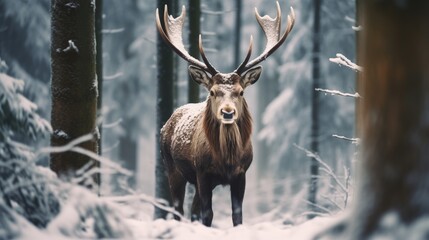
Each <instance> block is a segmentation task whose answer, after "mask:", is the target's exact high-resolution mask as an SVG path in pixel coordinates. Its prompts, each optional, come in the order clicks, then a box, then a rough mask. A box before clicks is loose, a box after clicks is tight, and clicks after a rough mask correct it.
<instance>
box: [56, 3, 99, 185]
mask: <svg viewBox="0 0 429 240" xmlns="http://www.w3.org/2000/svg"><path fill="white" fill-rule="evenodd" d="M51 13H52V15H51V20H52V25H51V28H52V36H51V37H52V45H51V58H52V60H51V67H52V85H51V91H52V113H51V124H52V127H53V130H54V134H53V136H52V138H51V145H52V146H63V145H65V144H67V143H69V142H70V141H72V140H74V139H76V138H78V137H80V136H82V135H85V134H95V132H96V112H97V82H96V81H97V79H96V71H95V29H94V14H95V6H94V2H92V1H86V0H76V1H73V2H70V1H69V0H52V2H51ZM79 146H80V147H82V148H85V149H87V150H90V151H92V152H95V153H96V152H97V139H96V138H93V139H92V140H90V141H86V142H84V143H82V144H80V145H79ZM86 164H92V165H96V163H95V161H94V160H91V159H90V158H89V157H87V156H84V155H82V154H78V153H74V152H70V151H68V152H64V153H55V154H51V162H50V166H51V169H52V170H53V171H54V172H56V173H57V174H58V175H59V176H62V177H65V176H67V175H74V174H75V171H76V170H78V169H80V168H81V167H83V166H84V165H86ZM93 180H94V181H95V182H98V179H96V176H94V179H93ZM82 184H84V183H82Z"/></svg>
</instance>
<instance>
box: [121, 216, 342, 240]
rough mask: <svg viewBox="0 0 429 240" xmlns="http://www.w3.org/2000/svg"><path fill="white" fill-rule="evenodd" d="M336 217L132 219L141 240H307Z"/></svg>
mask: <svg viewBox="0 0 429 240" xmlns="http://www.w3.org/2000/svg"><path fill="white" fill-rule="evenodd" d="M333 220H334V219H333V218H327V217H324V218H315V219H313V220H309V221H307V222H305V223H303V224H300V225H297V226H292V225H285V224H283V223H282V222H261V223H254V224H243V225H240V226H238V227H232V224H231V219H225V220H224V221H222V225H223V223H225V225H228V226H214V227H212V228H208V227H205V226H204V225H202V224H201V223H197V222H192V223H190V222H178V221H175V220H163V219H158V220H154V221H139V220H131V219H129V220H128V222H129V224H130V225H131V226H132V230H133V233H134V237H135V238H137V239H183V240H192V239H205V240H210V239H216V240H218V239H222V240H238V239H255V240H256V239H271V240H273V239H291V240H294V239H296V240H306V239H312V237H313V236H314V235H315V234H317V233H318V232H319V231H321V230H322V229H324V228H325V227H327V226H329V225H330V224H331V223H332V222H333Z"/></svg>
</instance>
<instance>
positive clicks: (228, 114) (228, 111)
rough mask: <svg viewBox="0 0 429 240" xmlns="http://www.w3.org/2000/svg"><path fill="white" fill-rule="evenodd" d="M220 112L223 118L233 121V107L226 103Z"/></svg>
mask: <svg viewBox="0 0 429 240" xmlns="http://www.w3.org/2000/svg"><path fill="white" fill-rule="evenodd" d="M221 114H222V118H223V120H226V121H233V119H234V114H235V109H234V108H233V107H231V106H228V105H227V106H225V107H223V108H222V109H221Z"/></svg>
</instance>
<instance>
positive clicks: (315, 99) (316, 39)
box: [308, 0, 322, 218]
mask: <svg viewBox="0 0 429 240" xmlns="http://www.w3.org/2000/svg"><path fill="white" fill-rule="evenodd" d="M321 5H322V1H321V0H314V1H313V10H314V17H313V56H312V61H313V62H312V64H313V65H312V75H313V76H312V77H313V85H312V87H311V92H312V94H311V145H310V149H311V151H312V152H313V153H316V154H317V153H318V152H319V141H320V139H319V125H320V121H319V105H320V101H319V93H318V92H316V89H317V88H320V21H321V19H320V8H321ZM318 177H319V163H318V162H317V160H315V159H314V158H312V159H311V164H310V184H309V192H308V202H309V208H310V210H311V212H316V211H317V208H316V207H315V206H316V205H317V182H318V181H317V179H318ZM308 217H309V218H313V217H314V215H313V214H310V215H308Z"/></svg>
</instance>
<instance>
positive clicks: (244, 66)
mask: <svg viewBox="0 0 429 240" xmlns="http://www.w3.org/2000/svg"><path fill="white" fill-rule="evenodd" d="M276 4H277V16H276V18H274V19H272V18H271V17H269V16H267V15H265V16H263V17H261V16H260V15H259V13H258V9H256V8H255V16H256V20H258V23H259V25H260V26H261V28H262V30H263V31H264V33H265V37H266V38H267V45H266V46H265V50H264V51H263V52H262V53H261V55H259V56H258V57H256V58H255V59H253V60H252V61H250V62H249V63H248V61H249V59H250V55H251V53H252V45H253V38H252V36H251V37H250V46H249V50H248V51H247V55H246V58H245V59H244V61H243V62H242V63H241V64H240V66H239V67H238V68H237V69H236V70H234V72H236V73H237V74H239V75H241V74H242V73H244V72H245V71H247V70H249V69H250V68H252V67H253V66H255V65H256V64H258V63H260V62H262V61H264V60H265V59H267V58H268V56H270V55H271V54H272V53H273V52H275V51H276V50H277V49H278V48H279V47H280V46H281V45H282V44H283V43H284V42H285V40H286V38H287V36H288V34H289V32H290V31H291V30H292V28H293V25H294V24H295V12H294V11H293V8H292V7H291V8H290V10H291V14H290V15H288V16H287V27H286V31H285V33H283V36H282V37H281V38H280V39H279V36H280V24H281V10H280V5H279V2H276Z"/></svg>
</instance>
